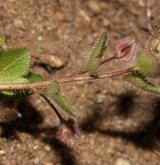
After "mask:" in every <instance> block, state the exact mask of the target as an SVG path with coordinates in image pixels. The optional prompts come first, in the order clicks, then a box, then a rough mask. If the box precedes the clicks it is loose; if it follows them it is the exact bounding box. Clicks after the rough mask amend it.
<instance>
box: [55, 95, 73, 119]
mask: <svg viewBox="0 0 160 165" xmlns="http://www.w3.org/2000/svg"><path fill="white" fill-rule="evenodd" d="M53 99H54V101H55V102H56V103H57V104H58V105H59V106H60V107H61V108H62V109H63V110H65V111H66V112H68V113H69V114H70V115H72V116H75V114H74V108H73V106H72V104H71V102H70V101H69V100H68V98H67V97H65V96H62V95H54V96H53Z"/></svg>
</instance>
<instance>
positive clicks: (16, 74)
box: [0, 48, 30, 84]
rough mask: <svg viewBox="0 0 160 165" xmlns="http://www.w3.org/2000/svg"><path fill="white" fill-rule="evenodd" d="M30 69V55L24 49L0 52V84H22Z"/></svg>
mask: <svg viewBox="0 0 160 165" xmlns="http://www.w3.org/2000/svg"><path fill="white" fill-rule="evenodd" d="M29 67H30V54H29V52H28V50H27V49H25V48H15V49H9V50H6V51H3V52H0V83H1V84H8V83H24V82H26V81H27V79H25V78H24V76H25V75H26V74H27V73H28V71H29Z"/></svg>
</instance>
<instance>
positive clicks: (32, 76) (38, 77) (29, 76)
mask: <svg viewBox="0 0 160 165" xmlns="http://www.w3.org/2000/svg"><path fill="white" fill-rule="evenodd" d="M26 78H27V79H28V80H29V82H38V81H43V80H44V78H43V77H42V76H41V75H39V74H36V73H33V72H29V73H28V74H27V77H26Z"/></svg>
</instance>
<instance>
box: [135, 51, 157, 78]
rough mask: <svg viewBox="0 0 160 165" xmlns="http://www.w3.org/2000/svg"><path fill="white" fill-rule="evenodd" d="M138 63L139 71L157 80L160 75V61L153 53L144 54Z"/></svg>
mask: <svg viewBox="0 0 160 165" xmlns="http://www.w3.org/2000/svg"><path fill="white" fill-rule="evenodd" d="M137 61H138V63H137V66H138V71H139V72H141V73H142V74H143V75H144V76H147V77H153V78H156V77H158V76H159V75H160V61H159V59H158V58H157V57H156V56H155V55H154V54H153V53H152V52H142V53H141V54H140V55H139V57H138V60H137Z"/></svg>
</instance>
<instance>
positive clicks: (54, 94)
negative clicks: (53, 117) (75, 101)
mask: <svg viewBox="0 0 160 165" xmlns="http://www.w3.org/2000/svg"><path fill="white" fill-rule="evenodd" d="M43 95H45V96H46V97H48V98H50V100H53V101H54V102H55V103H56V104H57V105H58V106H60V107H61V108H62V109H63V110H65V111H66V112H67V113H69V114H70V115H72V116H75V114H74V108H73V106H72V104H71V102H70V101H69V100H68V98H67V97H65V96H62V95H61V94H60V87H59V84H58V82H57V81H54V82H53V83H52V84H51V85H49V86H48V87H47V88H46V89H45V90H44V91H43Z"/></svg>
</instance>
